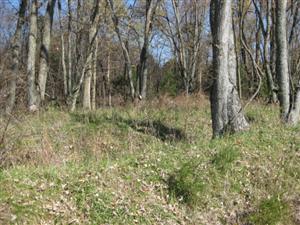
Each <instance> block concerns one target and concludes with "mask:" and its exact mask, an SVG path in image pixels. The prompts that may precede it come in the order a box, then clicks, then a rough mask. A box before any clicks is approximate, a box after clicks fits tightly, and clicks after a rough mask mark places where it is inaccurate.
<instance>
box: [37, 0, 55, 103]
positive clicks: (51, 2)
mask: <svg viewBox="0 0 300 225" xmlns="http://www.w3.org/2000/svg"><path fill="white" fill-rule="evenodd" d="M55 2H56V0H48V4H47V9H46V15H45V17H44V27H43V36H42V45H41V51H40V68H39V77H38V88H39V93H40V100H41V101H44V100H45V92H46V82H47V76H48V73H49V60H50V58H49V50H50V44H51V33H52V23H53V13H54V6H55Z"/></svg>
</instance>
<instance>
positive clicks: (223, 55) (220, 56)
mask: <svg viewBox="0 0 300 225" xmlns="http://www.w3.org/2000/svg"><path fill="white" fill-rule="evenodd" d="M231 6H232V1H231V0H212V1H211V6H210V7H211V8H210V17H211V18H210V23H211V31H212V37H213V68H214V70H213V77H214V81H213V87H212V89H211V97H210V100H211V112H212V128H213V137H214V138H216V137H220V136H222V135H223V134H224V133H225V132H228V131H229V132H238V131H242V130H245V129H247V128H248V127H249V124H248V122H247V120H246V118H245V116H244V114H243V110H242V106H241V103H240V99H239V97H238V92H237V88H236V82H237V79H236V75H237V73H236V54H235V50H234V35H233V27H232V11H231Z"/></svg>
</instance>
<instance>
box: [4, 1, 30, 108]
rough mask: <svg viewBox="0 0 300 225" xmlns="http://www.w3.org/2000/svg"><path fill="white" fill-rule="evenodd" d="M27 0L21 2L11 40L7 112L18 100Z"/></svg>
mask: <svg viewBox="0 0 300 225" xmlns="http://www.w3.org/2000/svg"><path fill="white" fill-rule="evenodd" d="M27 3H28V2H27V0H22V1H21V2H20V8H19V13H18V14H19V16H18V22H17V27H16V31H15V34H14V36H13V38H12V41H11V51H12V65H11V72H12V74H11V78H10V80H9V82H8V88H9V95H8V98H7V103H6V113H11V111H12V110H13V108H14V106H15V101H16V86H17V84H16V83H17V77H18V76H19V66H20V65H19V64H20V59H19V58H20V52H21V32H22V27H23V25H24V23H25V12H26V8H27Z"/></svg>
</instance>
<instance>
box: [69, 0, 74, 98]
mask: <svg viewBox="0 0 300 225" xmlns="http://www.w3.org/2000/svg"><path fill="white" fill-rule="evenodd" d="M68 10H69V20H68V92H69V94H70V93H71V92H72V80H73V73H72V9H71V0H68Z"/></svg>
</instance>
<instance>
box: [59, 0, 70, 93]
mask: <svg viewBox="0 0 300 225" xmlns="http://www.w3.org/2000/svg"><path fill="white" fill-rule="evenodd" d="M58 19H59V27H60V43H61V65H62V72H63V79H64V95H65V97H67V95H68V80H67V68H66V57H65V41H64V31H63V25H62V17H61V1H60V0H58Z"/></svg>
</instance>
